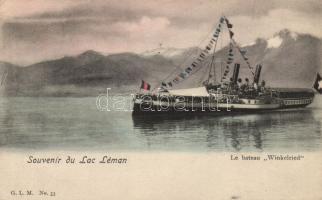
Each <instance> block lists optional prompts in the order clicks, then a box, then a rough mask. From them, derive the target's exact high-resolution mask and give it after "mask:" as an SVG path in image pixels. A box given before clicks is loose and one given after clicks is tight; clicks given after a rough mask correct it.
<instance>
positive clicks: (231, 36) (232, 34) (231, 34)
mask: <svg viewBox="0 0 322 200" xmlns="http://www.w3.org/2000/svg"><path fill="white" fill-rule="evenodd" d="M229 35H230V38H233V36H234V33H233V32H232V31H231V30H229Z"/></svg>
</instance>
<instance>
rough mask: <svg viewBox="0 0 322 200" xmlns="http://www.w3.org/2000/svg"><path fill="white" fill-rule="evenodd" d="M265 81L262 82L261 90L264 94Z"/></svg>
mask: <svg viewBox="0 0 322 200" xmlns="http://www.w3.org/2000/svg"><path fill="white" fill-rule="evenodd" d="M265 84H266V83H265V81H264V80H262V82H261V85H260V90H261V91H262V92H264V90H265Z"/></svg>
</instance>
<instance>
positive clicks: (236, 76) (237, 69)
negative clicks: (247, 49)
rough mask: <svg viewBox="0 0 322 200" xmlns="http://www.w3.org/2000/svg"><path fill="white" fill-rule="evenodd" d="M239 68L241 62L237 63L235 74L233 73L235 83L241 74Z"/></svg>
mask: <svg viewBox="0 0 322 200" xmlns="http://www.w3.org/2000/svg"><path fill="white" fill-rule="evenodd" d="M239 68H240V64H238V63H235V66H234V74H233V83H235V84H237V79H238V75H239Z"/></svg>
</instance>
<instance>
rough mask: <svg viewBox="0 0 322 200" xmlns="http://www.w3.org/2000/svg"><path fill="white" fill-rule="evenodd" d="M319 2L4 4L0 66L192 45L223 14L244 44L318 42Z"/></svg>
mask: <svg viewBox="0 0 322 200" xmlns="http://www.w3.org/2000/svg"><path fill="white" fill-rule="evenodd" d="M321 10H322V4H321V2H320V1H319V0H307V1H305V2H304V1H301V0H292V1H277V0H272V1H265V0H247V1H242V2H241V1H239V0H225V1H224V0H218V1H210V0H198V1H195V0H176V1H173V0H159V1H150V0H139V1H130V0H121V1H120V0H108V1H106V0H79V1H73V0H67V1H63V2H62V1H52V0H28V1H24V3H21V0H10V1H5V3H4V4H2V5H1V6H0V11H1V13H3V15H2V16H3V21H2V25H1V24H0V25H1V41H2V44H1V47H2V52H3V53H2V54H1V55H0V56H1V58H0V59H5V60H8V61H11V62H15V63H19V64H30V63H33V62H36V61H40V60H44V59H49V58H57V57H61V56H64V55H72V54H77V53H81V52H82V51H85V50H87V49H94V50H97V51H101V52H104V53H113V52H123V51H133V52H142V51H145V50H147V49H151V48H156V47H157V46H158V45H159V43H162V44H163V45H164V46H169V47H170V46H171V47H178V48H185V47H189V46H193V45H198V44H199V43H200V41H201V40H202V39H204V38H205V36H207V34H208V33H209V31H211V29H212V28H214V26H215V24H216V23H217V22H218V19H219V17H220V16H221V15H222V14H225V15H226V16H228V17H229V19H230V20H231V22H232V23H233V24H234V28H233V29H234V32H235V33H236V34H235V37H236V39H237V40H238V41H239V42H240V43H249V42H251V41H253V40H255V39H256V38H258V37H264V38H268V37H270V36H272V35H273V34H274V33H276V32H278V31H279V30H281V29H285V28H288V29H290V30H292V31H296V32H300V33H310V34H313V35H315V36H318V37H322V33H321V30H322V29H321V28H320V27H321V20H319V19H321V17H322V12H321Z"/></svg>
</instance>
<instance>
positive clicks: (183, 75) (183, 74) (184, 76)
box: [179, 72, 187, 79]
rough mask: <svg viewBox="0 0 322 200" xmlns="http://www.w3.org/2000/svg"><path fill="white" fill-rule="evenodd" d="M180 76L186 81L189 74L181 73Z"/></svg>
mask: <svg viewBox="0 0 322 200" xmlns="http://www.w3.org/2000/svg"><path fill="white" fill-rule="evenodd" d="M179 76H180V77H181V78H182V79H185V78H186V76H187V74H186V73H184V72H181V73H180V74H179Z"/></svg>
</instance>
